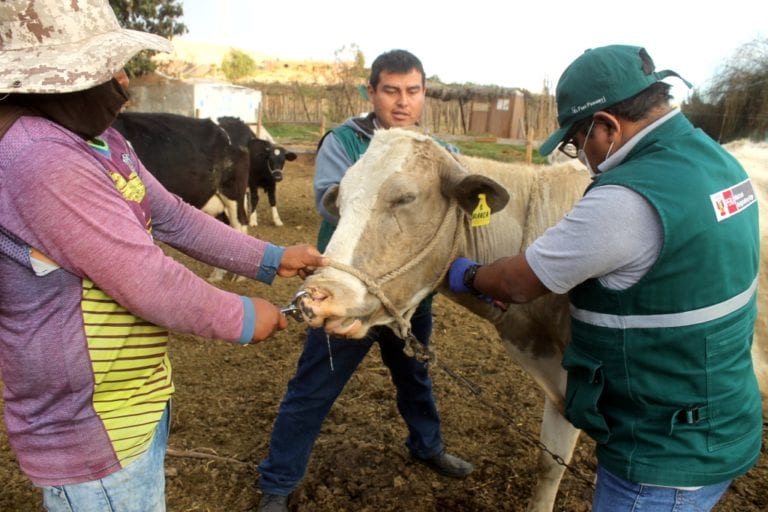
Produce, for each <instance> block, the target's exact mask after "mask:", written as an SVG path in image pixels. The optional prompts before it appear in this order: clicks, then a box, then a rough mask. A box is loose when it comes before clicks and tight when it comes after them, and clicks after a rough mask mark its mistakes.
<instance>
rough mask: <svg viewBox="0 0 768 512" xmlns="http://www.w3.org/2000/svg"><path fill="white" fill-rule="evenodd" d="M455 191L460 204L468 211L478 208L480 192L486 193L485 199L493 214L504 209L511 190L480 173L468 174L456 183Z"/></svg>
mask: <svg viewBox="0 0 768 512" xmlns="http://www.w3.org/2000/svg"><path fill="white" fill-rule="evenodd" d="M453 192H454V193H453V195H454V197H455V198H456V200H457V201H458V202H459V206H460V207H461V209H462V210H464V211H466V212H467V213H472V212H473V211H474V210H475V208H477V204H478V201H479V195H480V194H485V201H486V203H488V207H489V208H490V209H491V213H492V214H493V213H496V212H498V211H500V210H503V209H504V207H505V206H507V203H508V202H509V192H507V190H506V189H505V188H504V187H502V186H501V185H499V184H498V183H497V182H495V181H494V180H492V179H491V178H489V177H487V176H482V175H480V174H469V175H467V176H466V177H465V178H463V179H462V180H460V181H459V182H458V183H457V184H456V186H455V188H454V190H453Z"/></svg>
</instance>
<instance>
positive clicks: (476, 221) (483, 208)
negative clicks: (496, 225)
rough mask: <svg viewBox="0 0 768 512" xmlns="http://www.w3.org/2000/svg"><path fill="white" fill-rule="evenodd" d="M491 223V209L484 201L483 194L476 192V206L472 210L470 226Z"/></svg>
mask: <svg viewBox="0 0 768 512" xmlns="http://www.w3.org/2000/svg"><path fill="white" fill-rule="evenodd" d="M490 223H491V209H490V207H489V206H488V203H486V202H485V194H477V206H475V209H474V211H473V212H472V227H473V228H476V227H480V226H487V225H488V224H490Z"/></svg>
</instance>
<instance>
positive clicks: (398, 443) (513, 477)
mask: <svg viewBox="0 0 768 512" xmlns="http://www.w3.org/2000/svg"><path fill="white" fill-rule="evenodd" d="M289 165H290V166H289V167H288V168H287V169H286V170H287V172H286V178H285V181H284V182H283V183H281V184H280V185H279V190H278V202H279V204H278V206H279V210H280V215H281V217H282V219H283V222H285V226H284V227H282V228H277V227H275V226H273V225H272V223H271V217H270V216H269V213H268V208H267V207H266V204H265V203H266V200H265V199H262V204H260V205H259V212H260V221H261V224H260V226H259V227H258V228H251V230H252V231H251V234H253V235H255V236H258V237H260V238H263V239H266V240H270V241H274V242H276V243H280V244H283V245H291V244H295V243H302V242H310V243H312V242H314V240H315V234H316V232H317V227H318V217H317V215H316V214H315V212H314V207H313V201H312V185H311V179H312V169H313V167H312V165H313V162H312V159H311V157H310V156H308V155H302V156H301V157H300V158H299V159H298V160H297V161H295V162H292V163H291V164H289ZM169 253H170V254H171V255H172V256H174V257H178V258H180V259H181V260H182V261H183V262H184V263H185V264H187V265H188V266H190V268H192V269H193V270H194V271H195V272H197V273H199V274H200V275H201V276H207V275H208V274H209V272H210V267H207V266H206V265H203V264H200V263H197V262H193V261H191V260H189V259H187V258H185V257H183V256H180V255H178V254H177V253H175V252H173V251H171V250H169ZM299 284H300V281H298V279H279V280H278V281H276V283H275V284H274V285H273V286H272V287H269V286H266V285H263V284H260V283H256V282H252V281H237V282H226V283H223V284H221V285H220V286H222V287H224V288H226V289H229V290H232V291H234V292H237V293H243V294H250V295H259V296H263V297H266V298H268V299H269V300H271V301H272V302H274V303H276V304H281V305H286V304H287V303H288V302H289V301H290V299H291V297H292V296H293V294H294V293H295V291H296V290H297V289H298V288H299ZM434 312H435V329H434V337H433V340H432V346H433V347H434V348H435V350H436V351H437V354H438V357H439V358H440V360H441V361H442V362H443V363H444V364H445V365H447V366H448V367H450V368H452V369H453V370H454V371H455V372H456V373H458V374H459V375H461V376H463V377H466V378H468V379H470V380H471V381H472V382H474V383H475V384H476V385H477V386H479V388H480V389H481V396H482V399H478V398H477V397H476V396H475V395H473V394H472V393H471V392H470V391H469V390H468V389H467V388H466V387H464V386H463V385H462V384H460V383H459V382H458V381H457V380H455V379H454V378H452V377H451V376H450V375H449V374H448V373H447V372H445V371H443V370H442V369H441V368H434V369H433V371H432V375H433V380H434V393H435V397H436V400H437V404H438V409H439V411H440V413H441V417H442V423H443V435H444V438H445V442H446V445H447V447H448V449H449V450H450V451H452V452H453V453H456V454H458V455H461V456H462V457H464V458H466V459H468V460H470V461H471V462H472V463H474V465H475V468H476V469H475V472H474V474H473V475H472V476H471V477H470V478H468V479H466V480H452V479H448V478H444V477H440V476H437V475H435V474H434V473H432V472H431V471H430V470H428V469H426V468H425V467H423V466H421V465H418V464H415V463H414V462H412V461H411V460H410V459H409V456H408V452H407V449H406V448H405V446H404V443H403V442H404V439H405V435H406V430H405V427H404V425H403V422H402V419H401V418H400V416H399V414H398V412H397V409H396V407H395V400H394V388H393V386H392V385H391V382H390V379H389V375H388V372H387V370H386V368H385V367H384V366H383V364H382V363H381V359H380V357H379V355H378V349H377V348H376V347H375V346H374V349H373V350H372V351H371V353H370V354H369V356H368V357H367V358H366V360H365V361H364V363H363V365H362V366H361V367H360V369H359V370H358V371H357V372H356V374H355V375H354V377H353V378H352V380H351V381H350V382H349V384H348V385H347V387H346V389H345V390H344V392H343V394H342V396H341V397H340V398H339V400H338V401H337V402H336V404H335V406H334V408H333V409H332V411H331V413H330V415H329V417H328V418H327V420H326V422H325V424H324V426H323V429H322V433H321V435H320V438H319V439H318V441H317V444H316V445H315V448H314V451H313V454H312V459H311V461H310V465H309V468H308V471H307V475H306V477H305V479H304V481H303V482H302V484H301V486H300V487H299V488H298V489H297V491H296V492H295V493H294V495H293V498H292V500H291V502H290V509H291V510H292V511H308V512H326V511H327V512H343V511H360V512H374V511H376V512H388V511H413V512H437V511H441V512H442V511H457V512H458V511H462V512H463V511H467V512H469V511H472V512H480V511H521V510H525V504H526V501H527V499H528V497H529V496H530V493H531V490H532V488H533V484H534V470H535V467H536V460H537V457H538V452H539V449H538V448H537V447H536V445H535V444H534V442H533V441H532V440H533V439H535V438H536V437H537V436H538V429H539V427H538V422H539V417H540V414H541V408H542V404H543V398H542V394H541V392H540V391H539V390H538V388H536V387H535V386H534V384H533V383H532V380H531V379H530V378H529V377H528V376H527V375H526V374H524V373H523V372H522V371H521V370H520V369H519V368H518V367H517V366H516V365H515V364H514V363H513V362H512V361H511V359H510V358H509V357H508V356H507V355H506V353H505V351H504V349H503V347H502V346H501V343H500V341H499V339H498V338H497V336H496V334H495V332H494V331H492V329H491V328H490V327H489V325H487V324H486V323H485V322H483V321H481V320H479V319H477V318H476V317H473V316H472V315H471V314H470V313H468V312H467V311H466V310H463V309H461V308H459V307H458V306H456V305H454V304H453V303H450V302H448V301H447V300H445V299H444V298H442V297H438V298H437V300H436V302H435V307H434ZM303 333H304V328H303V325H301V324H299V323H296V322H294V321H293V320H291V323H290V326H289V328H288V329H287V330H285V331H282V332H281V333H279V334H278V335H277V337H276V338H275V339H273V340H271V341H269V342H266V343H262V344H259V345H256V346H246V347H239V346H233V345H230V344H228V343H224V342H221V341H211V340H206V339H201V338H197V337H194V336H189V335H181V334H174V335H173V336H172V340H171V359H172V361H173V364H174V370H175V381H176V387H177V390H178V391H177V394H176V397H175V399H174V404H173V407H174V409H173V420H172V429H171V436H170V440H169V445H170V448H171V449H172V450H173V452H170V453H171V454H169V456H168V457H167V458H166V473H167V505H168V511H169V512H193V511H195V512H196V511H200V512H241V511H242V512H246V511H254V510H255V509H256V506H257V504H258V501H259V498H260V493H259V490H258V488H257V480H258V477H259V475H258V472H257V470H256V466H257V464H258V463H259V461H260V460H261V459H262V458H263V457H264V456H265V455H266V453H267V449H268V443H269V435H270V431H271V428H272V422H273V420H274V418H275V414H276V412H277V408H278V405H279V402H280V399H281V398H282V395H283V392H284V391H285V387H286V383H287V382H288V379H289V378H290V377H291V375H292V373H293V371H294V368H295V365H296V361H297V359H298V356H299V354H300V351H301V347H302V342H303V337H304V335H303ZM488 404H491V406H489V405H488ZM763 441H764V445H765V444H766V441H768V434H766V431H765V430H764V436H763ZM593 448H594V445H593V443H592V442H591V441H590V440H589V439H588V438H587V437H586V436H584V435H582V437H581V441H580V443H579V445H578V447H577V450H576V453H575V455H574V460H573V462H572V466H574V467H575V469H576V470H575V471H572V470H568V471H566V475H565V477H564V479H563V483H562V485H561V487H560V493H559V494H558V499H557V503H556V509H557V510H559V511H568V512H579V511H587V510H589V503H590V496H591V492H592V490H591V488H590V486H589V483H588V482H589V480H591V479H592V478H593V477H594V467H595V461H594V456H593ZM763 450H764V451H763V456H762V458H761V460H760V462H759V463H758V464H757V466H755V467H754V468H753V469H752V470H751V471H750V472H749V473H748V474H747V475H745V476H743V477H741V478H739V479H738V480H737V481H736V482H735V483H734V485H733V486H732V487H731V489H729V490H728V492H727V494H726V496H725V498H724V499H723V500H722V502H721V504H720V505H719V507H718V509H717V510H718V511H739V512H757V511H766V510H768V456H766V453H765V451H766V448H765V446H764V448H763ZM0 482H2V485H0V511H2V512H7V511H20V512H26V511H41V510H43V509H42V506H41V504H40V498H39V493H38V491H37V490H36V489H34V488H33V487H32V486H31V484H30V483H29V482H28V481H27V480H26V478H25V477H24V476H23V475H22V474H21V472H20V471H19V469H18V466H17V464H16V460H15V458H14V455H13V453H12V452H11V451H10V449H9V447H8V442H7V439H6V437H5V433H4V430H2V429H0Z"/></svg>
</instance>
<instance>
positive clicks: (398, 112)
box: [259, 50, 474, 512]
mask: <svg viewBox="0 0 768 512" xmlns="http://www.w3.org/2000/svg"><path fill="white" fill-rule="evenodd" d="M367 92H368V99H369V100H370V102H371V104H372V105H373V112H371V113H370V114H368V115H366V116H363V117H354V118H350V119H348V120H347V121H346V122H344V123H343V124H342V125H341V126H339V127H338V128H335V129H333V130H331V131H330V132H329V133H327V134H326V135H325V136H324V137H323V139H322V140H321V141H320V144H319V146H318V152H317V157H316V164H315V178H314V187H315V203H316V206H317V209H318V211H319V212H320V214H321V215H322V217H323V220H322V223H321V226H320V232H319V234H318V245H319V247H318V249H320V250H321V251H324V250H325V247H326V245H328V241H329V240H330V238H331V235H332V234H333V231H334V229H335V227H336V224H337V222H338V219H337V218H335V217H334V216H333V215H332V214H330V213H329V212H328V211H327V210H326V209H325V208H324V207H323V204H322V200H323V195H324V194H325V192H326V191H327V190H328V189H329V188H331V186H333V185H336V184H338V183H339V182H340V181H341V178H342V177H343V176H344V173H346V171H347V169H349V167H350V166H351V165H352V164H353V163H355V162H356V161H357V160H358V159H359V158H360V157H361V156H362V155H363V153H365V150H366V149H368V144H369V143H370V141H371V137H373V132H374V130H380V129H388V128H393V127H407V126H411V125H416V124H417V123H418V122H419V119H420V118H421V114H422V111H423V109H424V103H425V93H426V83H425V75H424V69H423V67H422V64H421V61H419V59H418V58H416V56H414V55H413V54H411V53H410V52H407V51H405V50H392V51H389V52H386V53H383V54H381V55H379V56H378V57H377V58H376V59H375V60H374V61H373V64H372V66H371V76H370V80H369V84H368V88H367ZM448 149H449V150H451V149H452V148H451V147H449V148H448ZM411 330H412V332H413V334H414V336H416V338H417V339H418V340H419V341H420V342H421V343H423V344H427V342H428V341H429V337H430V335H431V333H432V304H431V297H429V298H427V299H425V300H424V301H423V302H422V303H421V305H420V306H419V308H418V310H417V311H416V312H415V313H414V315H413V317H412V319H411ZM374 342H377V343H378V344H379V348H380V350H381V357H382V360H383V362H384V364H385V365H386V366H387V367H388V368H389V371H390V373H391V375H392V382H393V383H394V385H395V387H396V388H397V407H398V410H399V411H400V414H401V415H402V417H403V419H404V420H405V423H406V425H407V426H408V438H407V439H406V442H405V444H406V446H407V447H408V450H409V452H410V453H411V455H412V456H413V458H414V460H416V461H418V462H421V463H423V464H426V465H427V466H428V467H430V468H431V469H433V470H435V471H437V472H438V473H440V474H442V475H445V476H449V477H453V478H464V477H466V476H467V475H469V474H470V473H471V472H472V470H473V469H474V468H473V466H472V464H470V463H468V462H465V461H463V460H461V459H460V458H458V457H455V456H453V455H451V454H449V453H447V452H446V451H445V447H444V445H443V439H442V435H441V432H440V418H439V416H438V413H437V408H436V406H435V400H434V397H433V395H432V381H431V379H430V377H429V373H428V372H427V368H426V367H425V366H424V364H423V363H421V362H419V361H417V360H416V359H413V358H410V357H408V356H406V355H405V353H404V352H403V348H404V341H403V340H402V339H400V338H399V337H397V335H395V333H394V332H392V330H391V329H389V328H387V327H379V328H376V329H373V330H372V332H371V334H370V335H369V336H368V337H367V338H365V339H363V340H344V339H337V338H329V337H328V335H326V334H325V332H324V331H323V330H322V329H310V330H309V331H308V334H307V338H306V341H305V344H304V351H303V352H302V354H301V357H300V358H299V362H298V367H297V369H296V374H295V375H294V377H293V378H292V379H291V381H290V382H289V383H288V389H287V391H286V393H285V396H284V397H283V401H282V403H281V404H280V409H279V411H278V414H277V418H276V419H275V424H274V427H273V429H272V437H271V439H270V446H269V455H268V456H267V458H266V459H265V460H263V461H262V462H261V464H260V465H259V472H260V474H261V478H260V480H259V487H260V488H261V490H262V492H263V497H262V499H261V503H260V505H259V510H260V511H261V512H281V511H287V510H288V509H287V502H288V497H289V496H290V494H291V493H292V492H293V490H294V489H295V488H296V486H297V485H298V484H299V482H300V481H301V479H302V477H303V476H304V472H305V471H306V468H307V464H308V462H309V456H310V453H311V451H312V446H313V445H314V443H315V440H316V439H317V436H318V434H319V433H320V427H321V425H322V423H323V421H324V420H325V417H326V415H327V414H328V412H329V411H330V409H331V406H332V405H333V403H334V401H335V400H336V398H337V397H338V396H339V393H341V390H342V389H343V388H344V385H345V384H346V383H347V381H348V380H349V379H350V377H351V376H352V374H353V373H354V371H355V370H356V369H357V366H358V365H359V364H360V362H361V361H362V360H363V358H364V357H365V355H366V354H367V353H368V351H369V349H370V348H371V346H372V345H373V343H374Z"/></svg>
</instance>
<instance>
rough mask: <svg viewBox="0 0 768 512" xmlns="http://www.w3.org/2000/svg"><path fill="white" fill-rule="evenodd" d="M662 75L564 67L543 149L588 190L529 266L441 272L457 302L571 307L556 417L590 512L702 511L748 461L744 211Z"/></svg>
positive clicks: (735, 171) (627, 65) (750, 250)
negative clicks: (588, 482) (549, 296)
mask: <svg viewBox="0 0 768 512" xmlns="http://www.w3.org/2000/svg"><path fill="white" fill-rule="evenodd" d="M669 76H674V77H678V78H680V77H679V76H678V75H677V73H675V72H673V71H669V70H665V71H655V67H654V64H653V61H652V60H651V57H650V56H649V55H648V53H647V52H646V51H645V49H643V48H640V47H636V46H626V45H611V46H605V47H601V48H595V49H591V50H587V51H586V52H584V53H583V54H582V55H581V56H580V57H578V58H577V59H576V60H575V61H574V62H573V63H571V65H570V66H569V67H568V68H567V69H566V70H565V71H564V72H563V74H562V76H561V77H560V80H559V82H558V85H557V91H556V99H557V106H558V121H559V124H560V129H558V130H557V131H556V132H554V133H553V134H552V135H551V136H550V137H549V138H548V139H547V140H546V141H544V143H543V144H542V146H541V148H540V149H539V151H540V152H541V153H542V154H545V155H546V154H549V153H550V152H552V151H553V150H554V149H555V148H558V149H560V150H561V151H563V152H564V153H566V154H567V155H569V156H571V157H578V158H579V159H580V160H581V161H582V162H583V163H584V164H585V165H586V166H587V168H588V169H589V170H590V171H591V172H592V174H593V176H594V180H593V183H592V184H591V185H590V186H589V187H588V189H587V191H586V193H585V195H584V197H583V198H582V199H581V201H579V203H577V204H576V206H575V207H574V208H573V210H572V211H571V212H570V213H569V214H568V215H567V216H566V217H565V218H563V219H562V220H561V221H560V222H559V223H558V224H556V225H555V226H554V227H553V228H551V229H549V230H548V231H546V232H545V233H544V235H542V236H541V237H540V238H539V239H537V240H536V241H534V242H533V243H532V244H531V245H530V246H529V247H528V248H527V249H526V250H525V251H524V252H523V253H521V254H518V255H516V256H512V257H510V258H503V259H501V260H498V261H496V262H493V263H491V264H488V265H483V266H480V265H478V264H477V263H476V262H472V261H470V260H467V259H457V260H456V261H455V262H454V263H453V265H452V266H451V269H450V271H449V281H450V285H451V288H452V289H453V290H454V291H456V292H473V293H479V294H485V295H488V296H491V297H493V298H494V299H498V300H502V301H508V302H514V303H524V302H529V301H531V300H533V299H534V298H536V297H538V296H540V295H543V294H545V293H549V292H553V293H559V294H563V293H568V294H569V299H570V302H571V317H572V318H571V342H570V344H569V346H568V348H567V349H566V352H565V355H564V359H563V367H564V368H565V370H566V371H567V373H568V383H567V389H566V396H565V407H566V410H565V414H566V417H567V418H568V419H569V421H570V422H571V423H573V424H574V425H575V426H576V427H578V428H580V429H583V430H584V431H585V432H586V433H587V434H589V435H590V436H591V437H592V438H593V439H594V440H595V442H596V443H597V460H598V469H597V487H596V491H595V495H594V498H593V504H592V506H593V508H592V510H593V511H598V512H600V511H604V512H616V511H629V510H639V509H642V510H676V511H694V510H696V511H702V510H710V509H711V508H712V507H714V505H715V504H716V503H717V502H718V500H719V499H720V497H721V496H722V495H723V493H724V492H725V490H726V489H727V488H728V486H729V484H730V482H731V481H732V479H733V478H735V477H737V476H739V475H742V474H744V473H746V472H747V471H748V470H749V469H750V468H751V467H752V466H753V465H754V464H755V462H756V461H757V459H758V457H759V455H760V444H761V437H762V417H761V416H762V411H761V403H760V394H759V391H758V385H757V380H756V377H755V373H754V370H753V367H752V359H751V355H750V349H751V345H752V336H753V332H754V322H755V317H756V293H755V290H756V286H757V273H758V263H759V245H760V240H759V233H758V211H757V202H756V196H755V193H754V191H753V189H752V184H751V182H750V180H749V177H748V176H747V174H746V173H745V171H744V169H743V168H742V167H741V165H740V164H739V163H738V162H737V161H736V160H735V159H734V158H733V157H731V156H730V155H729V154H728V153H727V152H726V151H725V150H723V149H722V148H721V147H720V145H719V144H717V143H716V142H715V141H713V140H712V139H711V138H710V137H708V136H707V135H706V134H705V133H704V132H703V131H701V130H699V129H696V128H694V127H693V126H692V124H691V123H690V122H689V121H688V119H687V118H686V117H685V116H684V115H683V114H682V113H681V112H680V111H679V110H678V109H676V108H673V107H672V106H671V105H670V103H669V100H670V99H671V96H670V95H669V90H670V87H671V86H670V85H669V84H667V83H664V82H662V81H661V80H662V79H664V78H666V77H669ZM686 83H687V82H686Z"/></svg>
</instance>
